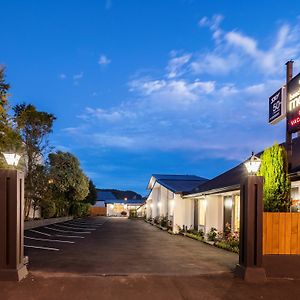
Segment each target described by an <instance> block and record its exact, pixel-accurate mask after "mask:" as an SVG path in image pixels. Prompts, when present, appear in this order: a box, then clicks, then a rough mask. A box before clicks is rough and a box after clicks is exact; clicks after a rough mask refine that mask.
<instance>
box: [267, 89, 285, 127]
mask: <svg viewBox="0 0 300 300" xmlns="http://www.w3.org/2000/svg"><path fill="white" fill-rule="evenodd" d="M285 115H286V92H285V88H284V87H282V88H281V89H280V90H278V91H277V92H276V93H274V94H273V95H272V96H271V97H270V98H269V123H270V124H276V123H278V122H279V121H281V120H282V119H284V118H285Z"/></svg>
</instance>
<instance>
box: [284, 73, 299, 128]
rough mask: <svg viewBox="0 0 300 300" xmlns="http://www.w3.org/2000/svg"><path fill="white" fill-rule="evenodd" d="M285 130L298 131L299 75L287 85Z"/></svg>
mask: <svg viewBox="0 0 300 300" xmlns="http://www.w3.org/2000/svg"><path fill="white" fill-rule="evenodd" d="M287 130H288V132H289V133H294V132H297V131H300V73H299V74H298V75H297V76H295V77H294V78H293V79H292V80H291V81H290V82H289V83H288V112H287Z"/></svg>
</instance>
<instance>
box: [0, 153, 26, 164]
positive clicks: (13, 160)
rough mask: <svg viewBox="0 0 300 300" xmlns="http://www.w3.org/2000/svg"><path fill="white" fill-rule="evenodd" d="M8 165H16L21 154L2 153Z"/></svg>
mask: <svg viewBox="0 0 300 300" xmlns="http://www.w3.org/2000/svg"><path fill="white" fill-rule="evenodd" d="M2 154H3V156H4V158H5V160H6V163H7V164H8V165H9V166H17V165H18V163H19V160H20V158H21V155H19V154H17V153H2Z"/></svg>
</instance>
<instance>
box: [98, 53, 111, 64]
mask: <svg viewBox="0 0 300 300" xmlns="http://www.w3.org/2000/svg"><path fill="white" fill-rule="evenodd" d="M110 63H111V60H110V59H109V58H108V57H107V56H106V55H104V54H101V55H100V57H99V60H98V64H99V65H101V66H105V65H108V64H110Z"/></svg>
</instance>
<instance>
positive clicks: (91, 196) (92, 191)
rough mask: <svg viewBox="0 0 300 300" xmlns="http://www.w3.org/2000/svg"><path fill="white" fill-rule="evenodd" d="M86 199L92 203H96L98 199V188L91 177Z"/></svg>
mask: <svg viewBox="0 0 300 300" xmlns="http://www.w3.org/2000/svg"><path fill="white" fill-rule="evenodd" d="M84 201H85V202H86V203H90V204H91V205H94V204H95V203H96V201H97V189H96V187H95V185H94V183H93V181H92V180H91V179H90V180H89V193H88V195H87V196H86V198H85V199H84Z"/></svg>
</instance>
